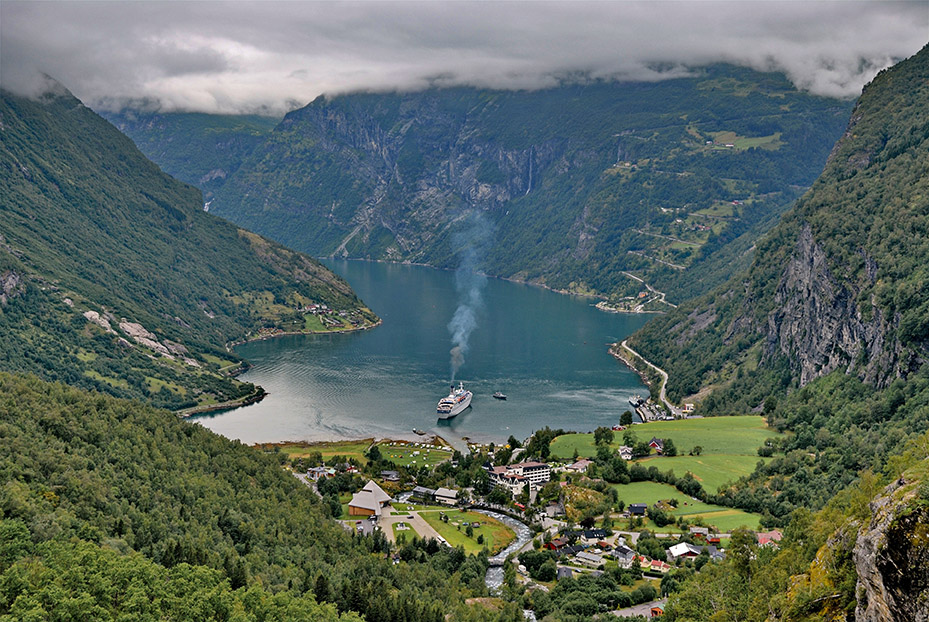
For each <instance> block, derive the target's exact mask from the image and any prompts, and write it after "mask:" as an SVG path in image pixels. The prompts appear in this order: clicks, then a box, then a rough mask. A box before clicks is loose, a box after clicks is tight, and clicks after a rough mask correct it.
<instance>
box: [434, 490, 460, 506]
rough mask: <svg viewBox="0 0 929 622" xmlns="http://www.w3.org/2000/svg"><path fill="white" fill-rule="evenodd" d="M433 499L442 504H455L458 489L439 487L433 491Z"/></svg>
mask: <svg viewBox="0 0 929 622" xmlns="http://www.w3.org/2000/svg"><path fill="white" fill-rule="evenodd" d="M435 500H436V502H437V503H441V504H442V505H448V506H452V505H455V504H456V503H458V491H457V490H452V489H451V488H439V489H438V490H436V491H435Z"/></svg>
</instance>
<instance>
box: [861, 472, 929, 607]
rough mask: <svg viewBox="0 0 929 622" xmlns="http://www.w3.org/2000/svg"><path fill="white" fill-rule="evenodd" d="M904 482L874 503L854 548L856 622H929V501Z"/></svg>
mask: <svg viewBox="0 0 929 622" xmlns="http://www.w3.org/2000/svg"><path fill="white" fill-rule="evenodd" d="M922 489H923V492H922V493H920V492H919V490H920V488H919V487H917V486H916V485H914V484H912V483H909V485H908V482H907V481H906V480H905V479H903V478H901V479H900V480H898V481H897V482H894V483H893V484H891V485H890V486H888V488H887V490H885V494H884V495H883V496H881V497H879V498H877V499H875V500H874V501H872V502H871V512H872V516H873V518H872V519H871V523H870V525H868V526H867V528H865V529H862V530H861V532H860V533H859V535H858V540H857V542H856V545H855V549H854V555H853V557H854V563H855V570H856V572H857V575H858V585H857V590H856V593H857V597H858V606H857V608H856V609H855V620H856V621H857V622H895V621H897V620H908V621H912V622H924V621H926V620H929V499H927V498H924V497H925V496H926V492H925V489H926V486H925V484H924V485H923V486H922Z"/></svg>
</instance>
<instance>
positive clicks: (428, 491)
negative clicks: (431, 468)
mask: <svg viewBox="0 0 929 622" xmlns="http://www.w3.org/2000/svg"><path fill="white" fill-rule="evenodd" d="M413 494H414V495H417V496H418V495H427V496H431V495H434V494H435V491H434V490H433V489H432V488H426V487H425V486H417V487H416V488H414V489H413Z"/></svg>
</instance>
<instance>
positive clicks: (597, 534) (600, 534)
mask: <svg viewBox="0 0 929 622" xmlns="http://www.w3.org/2000/svg"><path fill="white" fill-rule="evenodd" d="M584 537H585V538H587V539H588V540H593V539H597V540H599V539H600V538H605V537H606V531H604V530H603V529H586V530H585V531H584Z"/></svg>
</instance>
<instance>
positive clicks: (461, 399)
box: [436, 382, 472, 419]
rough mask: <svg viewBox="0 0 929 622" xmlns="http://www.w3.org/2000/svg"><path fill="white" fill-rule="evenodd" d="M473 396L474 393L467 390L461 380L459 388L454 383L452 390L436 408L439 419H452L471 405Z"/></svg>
mask: <svg viewBox="0 0 929 622" xmlns="http://www.w3.org/2000/svg"><path fill="white" fill-rule="evenodd" d="M471 396H472V393H471V392H470V391H467V390H465V388H464V384H462V383H460V382H459V383H458V388H457V389H456V388H455V385H452V388H451V390H450V391H449V392H448V396H446V397H443V398H442V399H440V400H439V405H438V407H437V408H436V413H438V415H439V419H451V418H452V417H454V416H455V415H457V414H458V413H460V412H461V411H462V410H464V409H465V408H467V407H468V406H470V405H471Z"/></svg>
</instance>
